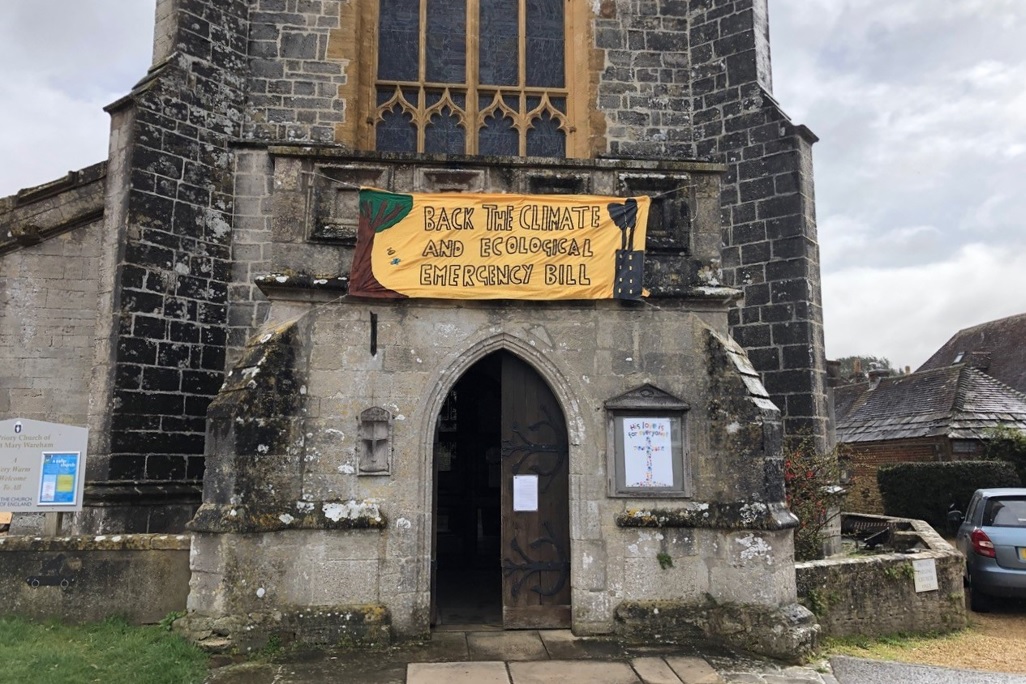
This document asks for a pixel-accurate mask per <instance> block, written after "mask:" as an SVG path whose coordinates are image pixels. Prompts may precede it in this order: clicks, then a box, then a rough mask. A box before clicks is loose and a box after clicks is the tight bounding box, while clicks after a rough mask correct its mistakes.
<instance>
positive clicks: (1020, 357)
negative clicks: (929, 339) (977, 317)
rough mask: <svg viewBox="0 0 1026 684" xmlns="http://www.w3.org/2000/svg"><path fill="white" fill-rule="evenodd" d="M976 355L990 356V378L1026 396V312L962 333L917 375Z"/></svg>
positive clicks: (937, 352)
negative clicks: (960, 355)
mask: <svg viewBox="0 0 1026 684" xmlns="http://www.w3.org/2000/svg"><path fill="white" fill-rule="evenodd" d="M974 352H975V353H977V354H983V355H989V357H990V358H989V363H988V364H987V367H986V369H985V371H984V372H986V373H987V375H989V376H991V377H993V378H997V379H998V380H1000V381H1001V382H1003V383H1005V384H1006V385H1008V386H1009V387H1011V388H1013V389H1016V390H1018V391H1020V392H1024V393H1026V313H1024V314H1019V315H1017V316H1009V317H1008V318H1001V319H998V320H996V321H989V322H987V323H982V324H980V325H977V326H973V327H972V328H966V329H965V330H959V331H958V332H957V333H956V334H955V336H954V337H952V338H951V339H950V340H948V341H947V342H946V343H945V344H944V346H943V347H941V348H940V349H938V350H937V351H936V352H935V353H934V355H933V356H931V357H930V358H929V359H928V360H927V361H926V363H924V364H923V365H922V366H920V367H919V369H918V370H917V371H916V372H917V373H918V372H919V371H925V370H933V369H937V368H943V367H945V366H950V365H951V364H953V363H959V362H962V361H969V360H970V355H971V354H973V353H974ZM959 354H962V357H961V358H960V357H959Z"/></svg>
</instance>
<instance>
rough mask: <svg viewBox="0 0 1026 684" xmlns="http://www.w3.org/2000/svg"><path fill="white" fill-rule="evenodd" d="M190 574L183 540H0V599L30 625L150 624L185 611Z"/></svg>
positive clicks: (149, 536)
mask: <svg viewBox="0 0 1026 684" xmlns="http://www.w3.org/2000/svg"><path fill="white" fill-rule="evenodd" d="M189 574H190V570H189V538H188V537H187V536H185V535H166V534H160V535H154V534H126V535H112V536H105V535H100V536H96V537H45V538H41V537H28V536H9V537H0V601H3V605H4V612H5V614H8V615H18V616H21V617H24V618H28V619H34V620H48V619H60V620H63V621H66V622H69V623H73V624H82V623H88V622H96V621H99V620H103V619H106V618H107V617H109V616H111V615H121V616H123V617H124V618H126V619H127V620H129V621H130V622H132V623H133V624H155V623H157V622H160V621H161V620H163V619H164V618H165V617H166V616H167V614H168V613H171V612H174V611H182V610H184V609H185V600H186V596H187V594H188V591H189Z"/></svg>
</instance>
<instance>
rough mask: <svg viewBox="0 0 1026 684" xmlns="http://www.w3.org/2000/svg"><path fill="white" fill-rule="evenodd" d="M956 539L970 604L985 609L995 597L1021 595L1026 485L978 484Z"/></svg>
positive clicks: (1025, 573) (1025, 568)
mask: <svg viewBox="0 0 1026 684" xmlns="http://www.w3.org/2000/svg"><path fill="white" fill-rule="evenodd" d="M949 517H950V518H952V519H953V520H958V519H961V521H962V524H961V525H960V526H959V528H958V534H957V535H956V537H955V545H956V546H958V550H959V551H961V552H962V553H964V554H965V584H966V587H968V589H969V592H970V593H969V607H970V608H972V609H973V610H975V611H977V612H985V611H987V610H988V609H989V607H990V600H991V599H992V598H994V597H1003V598H1026V489H977V490H976V492H975V493H974V494H973V498H972V499H970V500H969V506H968V507H967V508H966V512H965V516H964V518H963V517H962V516H961V514H960V513H959V512H958V511H954V512H953V513H951V514H950V515H949Z"/></svg>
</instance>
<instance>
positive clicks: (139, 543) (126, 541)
mask: <svg viewBox="0 0 1026 684" xmlns="http://www.w3.org/2000/svg"><path fill="white" fill-rule="evenodd" d="M190 543H191V537H190V536H189V535H187V534H100V535H91V536H85V535H82V536H74V537H36V536H31V535H14V536H11V535H8V536H4V537H0V552H3V551H188V550H189V546H190Z"/></svg>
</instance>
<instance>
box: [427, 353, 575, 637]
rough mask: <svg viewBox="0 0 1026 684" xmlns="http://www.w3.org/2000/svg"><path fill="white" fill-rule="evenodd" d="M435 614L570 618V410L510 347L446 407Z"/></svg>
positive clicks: (438, 472)
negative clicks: (567, 411) (566, 415)
mask: <svg viewBox="0 0 1026 684" xmlns="http://www.w3.org/2000/svg"><path fill="white" fill-rule="evenodd" d="M433 482H434V497H433V501H434V526H433V529H434V537H433V546H432V570H433V571H432V623H433V624H434V625H436V626H452V625H473V624H478V625H480V624H491V625H496V626H498V625H501V626H503V627H504V628H507V629H517V628H550V627H551V628H555V627H568V626H569V625H570V517H569V455H568V440H567V429H566V420H565V418H564V414H563V411H562V409H561V408H560V405H559V402H558V401H557V399H556V397H555V396H554V395H553V393H552V390H551V389H550V388H549V386H548V385H547V384H546V382H545V380H544V379H543V378H542V377H541V376H540V375H538V373H537V372H536V371H535V370H534V369H533V368H531V366H529V365H528V364H527V363H525V362H524V361H523V360H521V359H519V358H518V357H516V356H514V355H513V354H511V353H509V352H506V351H497V352H494V353H492V354H490V355H488V356H486V357H484V358H483V359H481V360H480V361H478V362H477V363H475V364H474V365H473V366H471V367H470V368H468V369H467V371H466V372H465V373H464V374H463V375H462V376H461V377H460V379H459V380H458V381H457V382H456V383H455V384H454V385H453V387H452V389H451V390H450V392H449V394H448V396H447V397H446V400H445V402H444V404H443V406H442V409H441V411H440V412H439V415H438V421H437V428H436V438H435V446H434V479H433Z"/></svg>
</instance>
